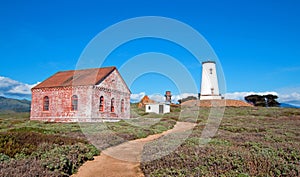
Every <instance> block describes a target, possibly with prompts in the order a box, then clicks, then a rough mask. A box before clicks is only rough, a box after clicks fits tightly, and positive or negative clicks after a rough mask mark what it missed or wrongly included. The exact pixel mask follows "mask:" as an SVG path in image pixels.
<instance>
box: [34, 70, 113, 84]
mask: <svg viewBox="0 0 300 177" xmlns="http://www.w3.org/2000/svg"><path fill="white" fill-rule="evenodd" d="M114 70H116V67H105V68H93V69H84V70H71V71H60V72H57V73H56V74H54V75H53V76H51V77H49V78H48V79H46V80H45V81H43V82H41V83H40V84H38V85H37V86H35V87H33V88H32V89H39V88H49V87H66V86H86V85H97V84H99V83H101V82H102V81H103V80H104V79H105V78H106V77H107V76H109V75H110V74H111V73H112V72H113V71H114Z"/></svg>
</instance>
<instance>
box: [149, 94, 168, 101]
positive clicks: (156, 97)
mask: <svg viewBox="0 0 300 177" xmlns="http://www.w3.org/2000/svg"><path fill="white" fill-rule="evenodd" d="M149 98H150V99H151V100H154V101H156V102H159V103H160V102H164V101H165V100H166V99H165V96H164V95H161V94H152V95H149Z"/></svg>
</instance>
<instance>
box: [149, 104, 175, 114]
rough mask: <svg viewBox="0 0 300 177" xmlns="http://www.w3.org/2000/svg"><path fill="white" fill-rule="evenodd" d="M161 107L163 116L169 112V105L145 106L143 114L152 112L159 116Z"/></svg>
mask: <svg viewBox="0 0 300 177" xmlns="http://www.w3.org/2000/svg"><path fill="white" fill-rule="evenodd" d="M160 105H162V106H163V112H162V113H163V114H165V113H168V112H170V105H169V104H146V106H145V112H149V113H150V112H153V113H156V114H159V106H160Z"/></svg>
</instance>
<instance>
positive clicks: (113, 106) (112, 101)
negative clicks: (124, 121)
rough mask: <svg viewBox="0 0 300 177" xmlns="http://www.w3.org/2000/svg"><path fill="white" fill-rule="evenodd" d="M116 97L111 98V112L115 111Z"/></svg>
mask: <svg viewBox="0 0 300 177" xmlns="http://www.w3.org/2000/svg"><path fill="white" fill-rule="evenodd" d="M114 104H115V99H114V98H112V99H111V103H110V111H111V112H115V105H114Z"/></svg>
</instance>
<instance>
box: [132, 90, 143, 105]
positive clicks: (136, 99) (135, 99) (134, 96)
mask: <svg viewBox="0 0 300 177" xmlns="http://www.w3.org/2000/svg"><path fill="white" fill-rule="evenodd" d="M145 95H146V93H145V92H141V93H133V94H131V95H130V101H131V102H134V103H135V102H139V101H141V99H142V98H143V97H144V96H145Z"/></svg>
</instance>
